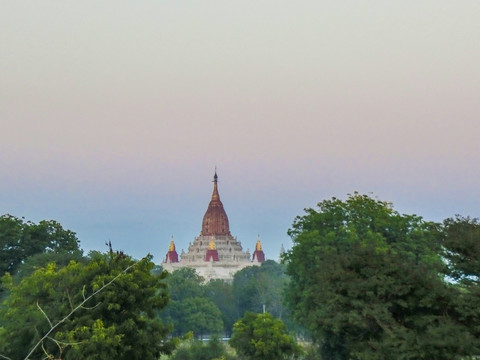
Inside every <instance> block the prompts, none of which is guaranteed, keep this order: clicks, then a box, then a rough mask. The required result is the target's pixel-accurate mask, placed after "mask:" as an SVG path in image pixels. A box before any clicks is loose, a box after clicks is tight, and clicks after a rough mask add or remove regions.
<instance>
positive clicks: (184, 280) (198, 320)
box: [159, 268, 223, 337]
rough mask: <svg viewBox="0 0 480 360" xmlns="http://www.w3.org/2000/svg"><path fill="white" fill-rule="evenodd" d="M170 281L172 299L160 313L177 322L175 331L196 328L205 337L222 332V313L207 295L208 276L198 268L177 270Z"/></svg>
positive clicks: (169, 277)
mask: <svg viewBox="0 0 480 360" xmlns="http://www.w3.org/2000/svg"><path fill="white" fill-rule="evenodd" d="M166 283H167V286H168V289H169V291H170V299H171V300H170V303H169V304H168V306H167V307H166V308H165V309H164V310H163V311H161V312H160V313H159V317H160V318H161V319H163V320H164V321H165V322H167V323H169V324H171V325H172V326H173V334H175V335H177V336H181V335H184V334H186V333H187V332H189V331H192V332H194V333H195V335H196V336H199V337H202V336H204V335H209V334H220V333H221V332H222V330H223V321H222V313H221V312H220V310H219V309H218V307H217V306H216V305H215V304H214V303H213V302H212V301H211V300H210V299H209V298H208V296H207V295H206V289H205V288H206V286H205V284H204V279H203V278H202V277H201V276H199V275H198V274H197V273H196V271H195V270H194V269H191V268H181V269H178V270H175V271H173V272H172V273H171V274H169V276H168V277H167V279H166Z"/></svg>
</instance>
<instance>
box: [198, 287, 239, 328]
mask: <svg viewBox="0 0 480 360" xmlns="http://www.w3.org/2000/svg"><path fill="white" fill-rule="evenodd" d="M205 294H206V296H207V297H208V298H209V299H210V300H211V301H212V302H213V303H214V304H215V305H216V306H217V308H218V309H219V310H220V312H221V313H222V320H223V325H224V332H225V334H226V335H228V336H230V335H231V334H232V329H233V324H234V323H235V321H236V320H237V318H238V317H237V311H236V307H235V298H234V295H233V286H232V284H230V283H228V282H226V281H223V280H220V279H213V280H210V281H209V282H208V283H207V284H206V286H205Z"/></svg>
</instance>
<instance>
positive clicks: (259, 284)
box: [233, 260, 288, 318]
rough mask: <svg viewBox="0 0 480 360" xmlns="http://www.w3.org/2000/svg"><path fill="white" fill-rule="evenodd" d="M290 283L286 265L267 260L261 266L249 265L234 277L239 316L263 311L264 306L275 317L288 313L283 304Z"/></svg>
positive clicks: (234, 291)
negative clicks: (285, 289) (285, 291)
mask: <svg viewBox="0 0 480 360" xmlns="http://www.w3.org/2000/svg"><path fill="white" fill-rule="evenodd" d="M287 283H288V276H287V275H286V274H285V266H284V265H283V264H278V263H276V262H275V261H273V260H267V261H265V262H264V263H262V265H261V266H249V267H246V268H244V269H242V270H240V271H238V272H237V273H235V275H234V277H233V294H234V297H235V301H236V305H237V317H240V316H242V315H243V314H244V313H245V312H246V311H251V312H261V311H262V309H263V306H264V305H265V308H266V309H267V310H268V311H269V312H270V313H272V314H273V315H274V316H275V317H278V318H282V317H284V315H285V313H286V309H285V307H284V306H283V302H282V299H283V290H284V288H285V286H286V284H287Z"/></svg>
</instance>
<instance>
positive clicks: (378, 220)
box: [285, 194, 475, 359]
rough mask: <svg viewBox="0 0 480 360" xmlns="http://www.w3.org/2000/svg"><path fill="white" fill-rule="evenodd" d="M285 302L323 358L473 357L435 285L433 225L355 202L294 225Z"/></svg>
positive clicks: (468, 339) (450, 293)
mask: <svg viewBox="0 0 480 360" xmlns="http://www.w3.org/2000/svg"><path fill="white" fill-rule="evenodd" d="M289 234H290V235H291V236H292V238H293V242H294V246H293V248H292V250H291V251H290V252H288V253H287V254H286V256H285V260H286V261H287V263H288V266H287V272H288V274H289V275H290V276H291V281H290V282H289V285H288V291H287V296H286V297H287V301H288V303H289V306H290V308H291V309H292V312H293V314H294V316H295V318H296V319H297V320H298V321H299V322H300V323H301V324H302V325H304V326H305V327H306V328H307V329H308V330H309V331H310V332H311V334H312V336H313V339H314V340H315V341H316V342H318V343H319V344H320V345H321V352H322V355H323V356H324V357H325V358H326V359H387V358H397V359H400V358H402V359H459V358H461V357H462V356H464V355H469V354H471V353H472V351H475V349H474V346H473V340H474V339H473V337H472V335H471V334H470V333H469V332H468V331H467V329H466V328H465V326H463V325H462V324H461V323H460V322H458V321H457V319H456V316H455V315H454V314H455V308H454V306H453V303H454V298H455V296H456V292H455V291H454V290H453V288H452V287H451V286H449V285H448V284H447V283H445V281H444V280H443V277H442V276H441V274H443V273H444V272H445V264H444V263H443V262H442V257H441V238H442V237H441V233H440V232H439V225H438V224H434V223H430V222H426V221H424V220H423V219H422V218H421V217H419V216H416V215H401V214H399V213H398V212H396V211H394V210H393V208H392V206H391V204H389V203H386V202H382V201H379V200H376V199H372V198H370V197H369V196H366V195H359V194H354V195H352V196H350V197H349V198H348V199H347V200H346V201H341V200H339V199H336V198H333V199H331V200H325V201H323V202H321V203H319V204H318V210H314V209H307V210H306V215H304V216H302V217H297V218H296V219H295V222H294V224H293V227H292V229H291V230H289Z"/></svg>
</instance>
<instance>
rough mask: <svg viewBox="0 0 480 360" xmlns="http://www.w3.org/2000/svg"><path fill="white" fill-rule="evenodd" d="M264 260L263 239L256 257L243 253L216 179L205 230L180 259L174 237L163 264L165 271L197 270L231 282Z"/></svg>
mask: <svg viewBox="0 0 480 360" xmlns="http://www.w3.org/2000/svg"><path fill="white" fill-rule="evenodd" d="M264 261H265V255H264V253H263V251H262V245H261V243H260V238H259V239H258V240H257V243H256V246H255V252H254V254H253V257H251V256H250V253H249V251H248V250H247V251H243V248H242V244H241V243H240V241H238V240H237V238H236V237H234V236H232V234H231V233H230V225H229V222H228V216H227V213H226V212H225V209H224V208H223V203H222V201H221V200H220V194H219V192H218V176H217V172H216V171H215V175H214V177H213V193H212V198H211V200H210V203H209V204H208V208H207V211H206V212H205V215H204V216H203V221H202V230H201V232H200V235H199V236H197V237H196V238H195V239H194V241H193V243H190V244H189V246H188V250H187V252H184V251H183V250H182V253H181V254H180V260H179V259H178V254H177V252H176V251H175V243H174V241H173V237H172V239H171V241H170V247H169V250H168V252H167V255H166V257H165V260H164V261H163V263H162V266H163V268H164V269H165V270H168V271H174V270H176V269H178V268H181V267H190V268H194V269H195V270H196V271H197V273H199V275H201V276H203V277H204V278H205V279H206V280H209V279H224V280H232V279H233V274H234V273H235V272H237V271H239V270H241V269H243V268H245V267H247V266H252V265H260V264H261V263H262V262H264Z"/></svg>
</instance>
